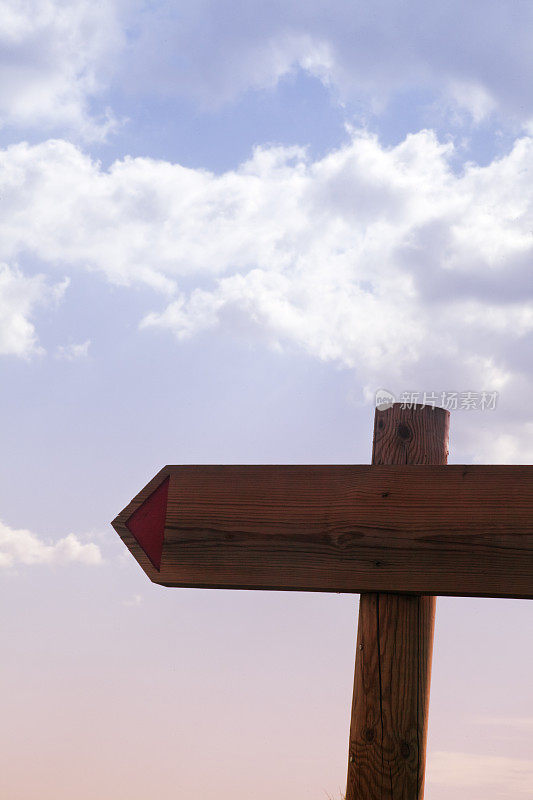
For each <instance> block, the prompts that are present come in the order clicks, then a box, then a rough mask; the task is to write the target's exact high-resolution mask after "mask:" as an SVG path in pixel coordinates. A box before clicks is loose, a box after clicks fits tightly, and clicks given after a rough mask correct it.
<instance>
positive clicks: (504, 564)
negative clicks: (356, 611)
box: [113, 465, 533, 598]
mask: <svg viewBox="0 0 533 800" xmlns="http://www.w3.org/2000/svg"><path fill="white" fill-rule="evenodd" d="M167 476H170V482H169V491H168V506H167V515H166V525H165V532H164V545H163V553H162V558H161V569H160V571H159V572H158V571H157V570H156V569H155V568H154V567H153V565H152V564H151V563H150V561H149V559H148V558H147V557H146V555H145V554H144V552H143V551H142V549H141V547H140V546H139V545H138V543H137V542H136V541H135V539H134V537H133V536H132V534H131V533H130V532H129V531H128V530H127V528H126V525H125V523H126V521H127V519H128V518H129V517H130V516H131V514H132V513H133V512H134V511H135V509H136V508H137V507H138V506H139V505H140V504H141V503H142V502H143V501H144V500H145V499H146V497H148V496H149V495H150V494H151V492H153V491H154V489H156V488H157V486H159V485H160V484H161V482H162V481H163V480H164V479H165V478H166V477H167ZM113 525H114V527H115V529H116V530H117V532H118V533H119V535H120V536H121V537H122V539H123V541H124V542H125V544H126V545H127V546H128V548H129V549H130V550H131V552H132V554H133V555H134V556H135V558H136V559H137V561H138V562H139V564H140V565H141V567H142V568H143V569H144V571H145V572H146V573H147V575H148V576H149V577H150V578H151V580H153V581H154V582H156V583H159V584H162V585H164V586H198V587H210V588H225V587H227V588H244V589H287V590H309V591H333V592H357V593H360V592H364V591H385V592H407V593H415V594H448V595H474V596H475V595H478V596H494V597H522V598H531V597H533V469H532V468H531V467H524V466H493V467H489V466H449V467H442V466H441V467H439V466H437V467H433V466H410V465H407V466H400V467H398V466H392V467H389V466H385V465H376V466H369V465H366V466H183V467H165V468H164V469H163V470H161V472H160V473H159V474H158V475H157V476H156V477H155V478H154V479H153V480H152V481H151V482H150V483H149V484H148V486H147V487H146V488H145V489H144V490H143V491H142V492H141V493H140V494H139V495H138V496H137V497H136V498H135V500H134V501H132V503H130V504H129V505H128V506H127V508H126V509H124V511H123V512H121V514H119V515H118V517H117V518H116V519H115V520H114V522H113Z"/></svg>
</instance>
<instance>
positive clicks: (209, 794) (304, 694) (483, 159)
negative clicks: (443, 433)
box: [0, 0, 533, 800]
mask: <svg viewBox="0 0 533 800" xmlns="http://www.w3.org/2000/svg"><path fill="white" fill-rule="evenodd" d="M0 18H1V19H2V25H1V30H0V380H1V384H0V385H1V389H2V391H1V393H0V404H1V411H2V419H3V421H4V422H3V425H2V436H1V441H2V453H3V458H2V461H1V480H0V591H1V592H2V602H1V603H0V609H1V611H0V615H1V622H0V624H1V627H2V630H3V632H4V633H3V639H4V648H3V657H2V677H3V681H2V685H3V691H2V693H1V697H0V715H1V717H2V721H3V724H2V731H1V733H0V737H1V742H0V744H1V746H0V765H1V769H0V795H1V796H2V797H5V798H9V800H67V799H68V800H71V798H73V797H75V798H76V800H126V798H127V800H145V799H146V798H153V797H157V798H158V800H170V798H173V800H174V798H176V797H179V798H184V800H215V798H217V800H241V798H242V800H245V799H246V800H271V798H273V797H276V798H277V800H327V798H328V797H329V798H334V800H337V798H338V797H340V794H341V792H342V791H343V789H344V785H345V780H346V766H347V741H348V728H349V712H350V704H351V694H352V683H353V667H354V652H355V631H356V625H357V597H356V596H351V595H326V594H324V595H322V594H313V593H309V594H304V593H277V592H273V593H268V592H238V591H221V590H216V591H215V590H211V591H209V590H187V589H164V588H162V587H157V586H155V585H153V584H151V583H150V582H149V581H148V580H147V578H146V577H145V576H144V574H143V573H142V572H141V570H140V569H139V567H138V565H137V564H136V563H135V562H134V561H133V559H132V558H131V556H130V555H129V553H127V552H125V549H124V547H123V545H122V543H121V542H120V540H119V539H118V537H117V535H116V534H115V533H114V531H113V529H112V528H111V526H110V524H109V522H110V520H111V519H113V518H114V517H115V516H116V514H117V513H118V512H119V511H120V510H121V509H122V508H123V507H124V506H125V505H126V504H127V503H128V502H129V501H130V499H131V498H132V497H133V496H134V495H135V494H137V492H138V491H139V490H140V489H141V488H142V487H143V486H144V485H145V484H146V483H147V482H148V480H149V479H151V478H152V476H153V475H154V474H155V473H156V472H157V471H158V470H159V469H160V468H161V467H162V466H163V465H164V464H166V463H171V464H180V463H183V464H187V463H259V464H260V463H280V464H283V463H368V462H369V461H370V455H371V439H372V425H373V413H374V405H375V397H376V392H378V391H379V390H384V389H386V390H388V391H389V392H392V393H393V394H394V395H395V397H396V398H410V399H411V400H413V399H414V400H418V401H419V402H423V401H424V400H426V401H429V400H431V399H432V400H433V402H437V404H439V405H441V404H444V405H447V406H448V407H449V408H450V411H451V451H450V463H481V464H490V463H494V464H496V463H509V464H512V463H515V464H519V463H522V464H528V463H531V460H532V456H533V412H532V410H531V409H532V404H531V397H532V396H533V358H532V355H531V352H532V345H533V303H532V299H533V274H532V266H531V265H532V263H533V94H532V93H531V74H532V68H533V47H532V37H533V6H532V5H531V3H530V2H528V0H512V2H511V0H498V2H495V1H494V0H485V1H484V2H479V0H471V2H469V3H468V4H465V3H459V2H457V1H456V0H450V1H449V2H447V3H444V4H443V3H435V2H427V1H426V2H424V3H423V2H419V1H418V0H404V1H403V2H401V3H398V2H392V0H373V2H372V3H362V2H358V1H357V0H351V2H347V1H346V0H328V2H327V3H326V2H323V0H307V1H306V2H305V3H304V2H302V0H284V2H283V3H281V2H278V0H274V1H273V2H270V3H264V2H258V0H247V2H242V0H232V2H229V0H196V2H194V3H193V2H180V1H179V0H176V1H175V2H163V1H162V0H130V1H129V2H128V1H127V0H101V2H98V3H95V2H91V1H90V0H68V2H67V0H0ZM532 611H533V606H532V605H531V603H530V602H526V601H519V600H493V599H465V598H439V600H438V604H437V625H436V635H435V652H434V663H433V680H432V699H431V707H430V733H429V745H428V768H427V787H426V800H445V799H446V800H447V799H448V798H450V797H453V798H454V800H504V799H506V798H510V797H513V798H516V800H522V799H523V800H526V798H531V796H532V792H533V789H532V787H533V758H532V749H533V748H532V741H533V687H532V685H531V662H532V658H533V635H532V634H533V621H532Z"/></svg>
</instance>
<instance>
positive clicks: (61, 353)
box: [56, 339, 91, 361]
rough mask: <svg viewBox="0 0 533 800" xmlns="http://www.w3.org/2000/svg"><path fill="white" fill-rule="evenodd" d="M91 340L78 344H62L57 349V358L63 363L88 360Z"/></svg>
mask: <svg viewBox="0 0 533 800" xmlns="http://www.w3.org/2000/svg"><path fill="white" fill-rule="evenodd" d="M90 345H91V340H90V339H86V340H85V341H84V342H80V343H78V344H74V343H71V344H61V345H59V346H58V347H57V348H56V358H59V359H60V360H61V361H78V360H80V359H84V358H87V356H88V355H89V347H90Z"/></svg>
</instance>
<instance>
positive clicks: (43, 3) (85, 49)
mask: <svg viewBox="0 0 533 800" xmlns="http://www.w3.org/2000/svg"><path fill="white" fill-rule="evenodd" d="M117 10H118V9H117V4H116V3H114V2H109V0H108V1H107V2H102V3H94V2H91V0H68V1H67V0H1V1H0V15H1V18H2V27H1V30H0V126H5V125H11V126H17V127H25V128H26V127H27V128H39V129H42V128H43V127H48V128H51V129H57V128H60V129H61V130H65V129H67V130H72V131H75V132H76V133H81V134H82V135H83V136H84V137H86V138H88V139H101V138H102V137H104V136H105V135H106V133H107V132H108V131H109V130H110V129H111V128H112V127H113V126H114V125H115V123H114V120H113V117H112V114H110V113H107V112H106V111H104V112H103V113H102V114H100V115H97V116H96V117H95V116H93V115H92V114H91V112H90V107H89V105H90V99H91V98H92V97H94V96H95V95H97V94H98V92H99V90H100V89H101V88H103V85H104V75H105V74H106V72H109V69H110V63H111V61H112V58H113V54H114V53H116V52H117V51H118V50H120V48H121V46H122V42H123V36H124V34H123V33H122V32H121V29H120V24H119V20H118V15H117ZM105 82H107V75H106V81H105Z"/></svg>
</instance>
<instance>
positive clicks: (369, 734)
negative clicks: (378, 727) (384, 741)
mask: <svg viewBox="0 0 533 800" xmlns="http://www.w3.org/2000/svg"><path fill="white" fill-rule="evenodd" d="M363 736H364V738H365V742H373V741H374V739H375V736H376V735H375V733H374V728H367V729H366V730H365V732H364V734H363Z"/></svg>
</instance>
